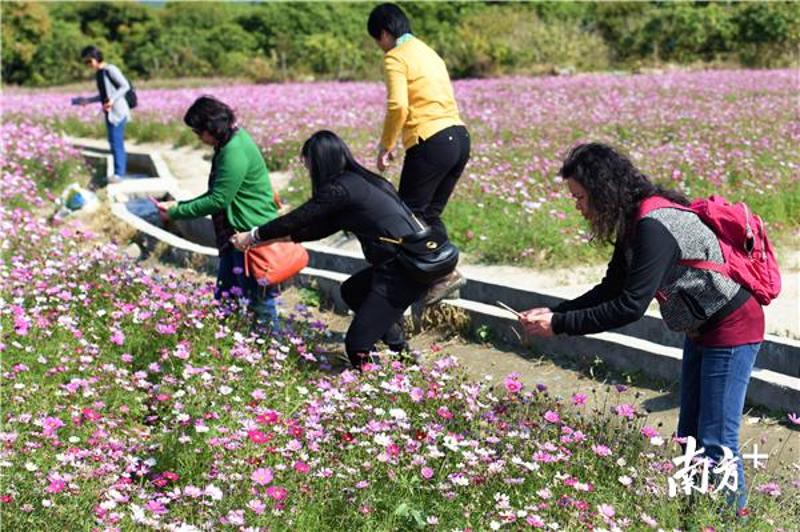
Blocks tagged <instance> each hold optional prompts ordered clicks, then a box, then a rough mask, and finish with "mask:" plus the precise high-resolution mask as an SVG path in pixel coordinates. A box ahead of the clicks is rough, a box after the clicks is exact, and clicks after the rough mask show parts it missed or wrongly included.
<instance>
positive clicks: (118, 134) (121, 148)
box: [106, 118, 128, 177]
mask: <svg viewBox="0 0 800 532" xmlns="http://www.w3.org/2000/svg"><path fill="white" fill-rule="evenodd" d="M127 122H128V119H127V118H125V119H123V120H122V122H120V123H119V124H117V125H116V126H115V125H114V124H112V123H111V122H109V121H108V118H106V132H107V133H108V145H109V146H111V155H113V156H114V175H115V176H119V177H122V176H124V175H125V174H127V173H128V155H127V154H126V153H125V124H126V123H127Z"/></svg>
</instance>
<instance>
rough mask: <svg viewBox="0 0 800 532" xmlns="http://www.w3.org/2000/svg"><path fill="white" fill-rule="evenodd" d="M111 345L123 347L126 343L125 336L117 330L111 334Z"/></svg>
mask: <svg viewBox="0 0 800 532" xmlns="http://www.w3.org/2000/svg"><path fill="white" fill-rule="evenodd" d="M110 340H111V343H112V344H115V345H122V344H124V343H125V334H124V333H123V332H122V331H120V330H115V331H114V332H113V333H111V338H110Z"/></svg>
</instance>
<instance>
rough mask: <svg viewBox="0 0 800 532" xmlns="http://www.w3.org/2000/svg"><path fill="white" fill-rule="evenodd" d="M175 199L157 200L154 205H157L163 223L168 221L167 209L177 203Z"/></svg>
mask: <svg viewBox="0 0 800 532" xmlns="http://www.w3.org/2000/svg"><path fill="white" fill-rule="evenodd" d="M177 204H178V202H177V201H157V202H156V207H158V215H159V216H160V217H161V221H162V222H164V223H167V222H169V220H170V218H169V210H170V209H171V208H172V207H174V206H175V205H177Z"/></svg>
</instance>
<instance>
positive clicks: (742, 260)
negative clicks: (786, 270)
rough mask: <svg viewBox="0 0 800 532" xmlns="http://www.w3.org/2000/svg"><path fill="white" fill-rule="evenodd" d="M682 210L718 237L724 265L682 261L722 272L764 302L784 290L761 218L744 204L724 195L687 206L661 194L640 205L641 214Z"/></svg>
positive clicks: (700, 267)
mask: <svg viewBox="0 0 800 532" xmlns="http://www.w3.org/2000/svg"><path fill="white" fill-rule="evenodd" d="M663 208H670V209H680V210H682V211H689V212H693V213H695V214H696V215H697V216H698V217H699V218H700V220H701V221H702V222H703V223H704V224H706V225H707V226H708V228H709V229H711V230H712V231H713V232H714V234H715V235H716V236H717V239H718V240H719V245H720V248H721V249H722V256H723V257H724V258H725V263H724V264H719V263H716V262H711V261H705V260H681V261H680V263H681V264H683V265H685V266H690V267H692V268H699V269H701V270H711V271H714V272H718V273H721V274H722V275H724V276H726V277H728V278H730V279H732V280H733V281H735V282H737V283H738V284H740V285H742V286H743V287H744V288H745V289H747V291H748V292H750V293H751V294H753V297H755V298H756V300H757V301H758V302H759V303H760V304H762V305H768V304H769V303H770V301H772V300H773V299H775V298H776V297H778V294H779V293H780V291H781V273H780V270H779V269H778V261H777V260H776V259H775V252H774V251H773V250H772V245H771V244H770V243H769V239H768V238H767V231H766V229H765V228H764V222H762V221H761V218H760V217H759V216H758V215H757V214H755V213H753V212H751V211H750V208H749V207H748V206H747V205H746V204H745V203H728V201H727V200H726V199H725V198H723V197H721V196H711V197H710V198H708V199H697V200H694V201H693V202H692V204H691V205H690V206H688V207H686V206H684V205H680V204H677V203H673V202H671V201H670V200H668V199H666V198H664V197H662V196H651V197H649V198H646V199H645V200H643V201H642V203H641V204H640V205H639V215H638V216H639V217H638V219H641V218H642V217H644V216H646V215H647V214H648V213H649V212H652V211H654V210H656V209H663Z"/></svg>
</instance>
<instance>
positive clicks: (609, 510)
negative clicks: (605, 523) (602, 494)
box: [597, 503, 616, 519]
mask: <svg viewBox="0 0 800 532" xmlns="http://www.w3.org/2000/svg"><path fill="white" fill-rule="evenodd" d="M597 511H598V513H600V515H602V516H603V517H604V518H607V519H611V518H612V517H614V515H615V514H616V512H615V511H614V507H613V506H611V505H610V504H605V503H603V504H598V505H597Z"/></svg>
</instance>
